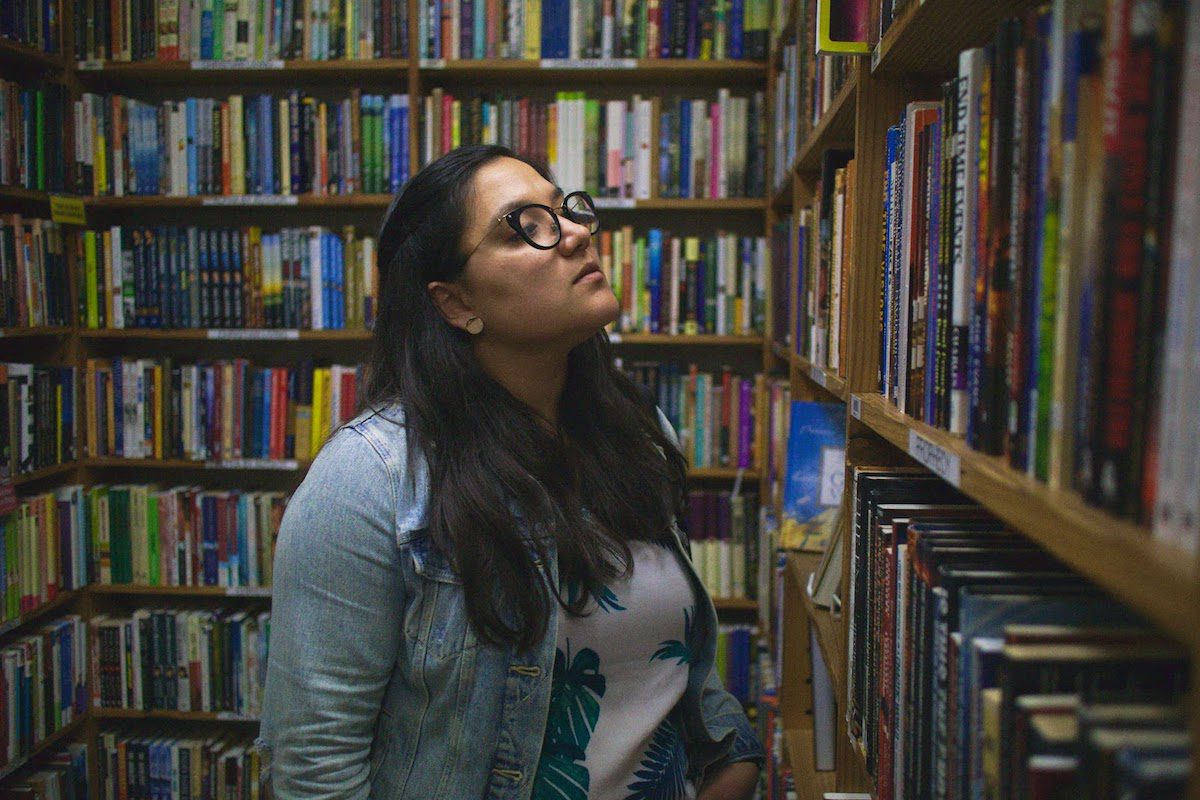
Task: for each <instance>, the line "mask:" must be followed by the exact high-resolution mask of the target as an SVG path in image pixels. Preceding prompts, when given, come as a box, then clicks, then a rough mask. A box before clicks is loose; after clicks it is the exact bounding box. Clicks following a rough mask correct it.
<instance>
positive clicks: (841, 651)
mask: <svg viewBox="0 0 1200 800" xmlns="http://www.w3.org/2000/svg"><path fill="white" fill-rule="evenodd" d="M788 568H789V569H796V570H797V571H798V572H799V573H801V574H798V575H797V578H798V579H799V580H800V586H801V587H802V588H801V591H800V594H801V598H802V600H803V601H804V613H805V614H806V615H807V616H808V620H809V623H810V624H811V625H812V626H813V627H814V628H815V629H816V631H817V644H818V646H820V648H821V655H822V656H823V657H824V658H825V666H826V667H827V668H828V669H829V677H830V678H831V679H832V681H833V691H834V695H833V696H834V697H835V698H843V697H845V696H846V675H845V670H844V669H843V666H844V663H845V660H846V639H845V630H844V626H843V624H842V620H841V619H839V618H836V617H834V616H833V614H832V613H830V611H829V609H827V608H817V607H816V605H814V604H813V600H812V598H811V597H809V596H808V592H807V591H805V589H804V588H803V587H807V586H808V573H807V571H806V568H802V567H799V566H798V565H797V562H795V561H794V560H792V559H788Z"/></svg>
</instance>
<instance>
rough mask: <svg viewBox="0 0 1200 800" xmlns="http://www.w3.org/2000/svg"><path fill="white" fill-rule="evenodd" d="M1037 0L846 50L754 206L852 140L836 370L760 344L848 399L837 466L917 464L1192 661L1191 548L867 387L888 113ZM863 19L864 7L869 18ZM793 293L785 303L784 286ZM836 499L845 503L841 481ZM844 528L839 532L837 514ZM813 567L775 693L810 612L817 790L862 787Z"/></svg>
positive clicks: (927, 20)
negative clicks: (825, 703) (823, 685)
mask: <svg viewBox="0 0 1200 800" xmlns="http://www.w3.org/2000/svg"><path fill="white" fill-rule="evenodd" d="M786 5H787V10H786V11H785V12H777V17H778V18H782V19H784V20H786V27H785V29H784V30H783V31H781V32H780V33H779V35H778V36H776V37H774V38H773V40H772V41H773V49H772V55H771V59H770V61H769V63H770V69H771V70H772V72H773V77H772V81H771V83H772V86H773V87H778V86H779V85H780V83H781V80H780V78H779V76H778V75H777V74H776V73H777V71H778V70H780V69H782V67H783V61H782V59H781V57H780V51H781V48H782V46H783V45H785V44H787V43H788V42H790V41H792V40H793V39H794V38H795V37H796V36H798V35H799V31H800V30H801V29H802V26H803V19H804V8H805V6H806V5H807V3H806V0H798V1H794V2H790V3H787V4H786ZM871 5H872V6H874V10H873V13H874V11H877V10H878V8H879V6H880V3H879V2H875V0H872V2H871ZM888 5H889V6H890V5H891V4H890V3H889V4H888ZM896 5H897V6H900V5H902V4H901V3H896ZM1038 5H1039V4H1038V3H1036V2H1024V1H1023V0H1004V1H1003V2H994V3H978V2H970V0H924V1H923V2H908V3H905V4H903V8H902V10H900V11H898V12H897V15H896V16H895V18H894V19H893V20H892V21H891V23H890V26H889V27H887V28H886V30H885V31H884V32H883V34H882V36H876V35H874V33H873V35H872V39H873V47H872V51H871V53H870V54H869V55H864V56H859V57H856V58H855V60H856V62H857V63H856V65H855V66H854V68H853V69H852V73H851V77H850V79H849V81H848V82H847V83H846V84H845V85H844V86H843V87H842V88H841V90H840V91H839V92H838V93H837V94H836V96H835V97H834V100H833V102H832V103H831V104H830V105H829V106H828V107H827V109H826V111H825V114H824V115H823V116H822V117H821V119H820V121H819V122H818V123H817V124H816V125H814V126H813V127H812V128H811V129H810V130H808V131H804V130H803V126H799V127H800V128H801V130H799V131H798V134H797V135H798V144H797V154H798V155H797V159H796V161H795V163H793V165H792V168H791V169H790V170H789V171H788V173H787V175H786V180H785V182H784V183H782V184H780V185H778V186H776V187H774V191H773V194H772V200H771V203H770V204H769V209H768V219H769V220H770V221H771V222H774V221H777V220H780V219H790V216H789V215H790V214H791V213H792V212H793V209H798V208H801V207H802V206H803V205H806V204H808V203H810V202H811V201H812V197H813V193H814V192H815V191H816V190H817V186H818V185H819V181H820V157H821V153H822V152H823V151H825V150H827V149H830V148H848V149H851V150H852V151H853V157H854V159H855V162H856V169H857V174H856V177H855V181H856V186H855V192H854V209H853V223H852V224H853V230H854V241H853V243H852V244H851V249H850V251H849V253H848V258H849V268H850V270H851V273H850V278H849V285H848V290H847V291H846V292H845V293H844V294H843V297H842V303H843V311H842V313H843V314H845V315H847V317H848V327H847V329H848V331H849V332H850V333H849V336H850V339H849V341H848V342H846V343H845V344H844V346H845V348H846V350H845V360H844V363H843V364H842V368H841V369H840V370H837V371H833V370H830V369H828V368H827V367H824V366H821V365H816V364H813V363H812V362H811V361H810V360H809V359H808V358H806V357H804V356H803V355H801V354H799V353H797V352H795V351H794V350H793V349H792V348H791V347H789V346H788V345H787V344H785V343H782V342H771V343H770V344H769V345H768V350H770V351H771V352H772V355H773V357H774V358H776V359H777V360H780V361H783V362H784V363H786V364H788V366H789V367H790V372H789V374H790V381H791V389H792V396H793V397H794V398H800V399H817V400H829V399H831V398H836V399H840V400H842V401H844V402H845V403H846V405H847V415H846V416H847V463H848V466H852V465H861V464H894V465H909V466H912V465H922V466H925V467H927V468H928V469H930V470H931V471H933V472H934V473H935V474H937V475H938V476H939V477H941V478H942V479H943V480H945V481H946V482H948V483H950V484H952V485H954V486H956V487H958V488H959V489H960V490H961V491H962V492H963V493H964V494H965V495H967V496H968V497H969V498H971V499H972V500H974V501H975V502H977V503H978V504H979V505H981V506H982V507H983V508H984V509H986V510H987V511H988V512H990V513H991V514H992V515H994V516H995V518H997V519H998V520H1000V521H1001V522H1003V523H1004V524H1005V525H1006V526H1007V527H1008V528H1009V529H1011V530H1013V531H1016V532H1018V533H1020V534H1021V535H1022V536H1023V537H1025V538H1026V539H1028V540H1029V541H1031V542H1034V543H1036V544H1037V545H1039V546H1040V547H1042V548H1044V549H1045V550H1046V551H1048V552H1049V553H1050V554H1052V555H1053V556H1054V557H1056V558H1057V559H1059V560H1060V561H1061V562H1063V563H1064V564H1066V565H1068V566H1069V567H1070V568H1071V569H1072V570H1073V571H1075V572H1077V573H1078V574H1079V575H1082V576H1084V577H1085V578H1087V579H1088V580H1090V581H1091V582H1093V583H1094V584H1095V585H1097V586H1098V587H1100V588H1101V589H1102V590H1103V591H1104V592H1105V593H1107V594H1108V595H1110V596H1111V597H1113V598H1115V599H1116V600H1118V601H1120V602H1121V603H1122V604H1124V605H1125V606H1126V607H1127V608H1129V609H1131V610H1133V611H1134V612H1136V613H1137V614H1139V615H1140V616H1142V617H1143V618H1144V619H1145V620H1147V621H1148V622H1149V623H1150V624H1151V625H1152V626H1153V627H1154V628H1155V629H1156V631H1158V632H1160V633H1161V634H1164V635H1166V636H1167V637H1169V638H1170V639H1172V640H1174V641H1175V642H1176V643H1178V644H1179V645H1181V646H1182V648H1183V649H1184V651H1185V652H1186V653H1187V655H1188V656H1189V657H1190V660H1191V664H1192V670H1193V671H1194V670H1195V665H1196V664H1197V663H1200V661H1198V660H1197V659H1200V561H1198V560H1197V558H1196V557H1195V556H1194V555H1193V554H1191V553H1190V552H1187V551H1185V550H1184V549H1183V548H1181V547H1177V546H1174V545H1173V544H1171V543H1170V542H1167V541H1163V540H1162V539H1160V538H1155V536H1154V533H1153V531H1152V530H1151V527H1150V526H1149V525H1147V524H1145V523H1143V522H1139V521H1136V520H1132V519H1129V518H1126V517H1123V516H1118V515H1116V514H1114V513H1110V512H1109V511H1106V510H1104V509H1102V508H1099V507H1097V506H1095V505H1092V504H1091V503H1089V502H1087V501H1086V500H1085V499H1084V498H1083V497H1081V495H1080V493H1078V492H1077V491H1074V490H1073V489H1070V488H1058V487H1054V488H1052V487H1051V485H1050V484H1049V483H1048V482H1047V481H1045V480H1039V479H1037V478H1035V477H1031V475H1029V474H1027V471H1026V470H1024V469H1018V468H1015V467H1014V466H1012V464H1011V463H1010V460H1009V458H1008V457H1007V456H998V455H989V454H987V453H985V452H983V451H980V450H977V449H973V448H972V447H971V446H970V445H969V444H968V443H967V441H966V440H965V439H964V438H963V436H960V435H955V434H952V433H950V432H949V431H947V430H945V429H943V428H940V427H935V426H934V425H931V424H927V423H926V422H923V421H921V420H919V419H917V418H914V416H911V415H909V414H905V413H903V412H902V411H900V410H899V409H898V408H897V407H896V405H895V404H894V403H893V402H892V401H891V400H889V399H887V398H885V397H884V396H882V395H881V394H880V393H879V381H880V377H879V376H880V369H881V353H880V339H881V336H880V333H881V331H880V325H881V313H880V298H881V294H882V291H883V288H884V279H885V275H884V273H883V268H882V266H881V265H882V263H883V259H884V255H885V253H884V250H883V248H884V245H883V240H884V230H883V223H882V222H881V219H882V215H883V211H884V208H883V185H882V176H883V175H884V173H885V166H886V161H885V158H886V147H885V145H886V139H887V133H888V128H889V126H892V125H895V124H896V122H897V121H898V120H899V119H900V118H901V116H902V115H903V113H904V110H905V106H906V104H908V103H909V102H911V101H917V100H935V101H936V100H940V99H941V88H940V85H941V83H942V82H943V81H946V80H948V79H950V78H953V77H955V76H957V75H958V70H959V53H960V52H962V51H963V50H966V49H968V48H972V47H982V46H984V45H985V44H987V43H988V42H990V41H991V40H992V38H993V37H994V36H995V34H996V31H997V29H998V27H999V26H1000V24H1001V22H1002V21H1003V20H1005V19H1006V18H1009V17H1013V16H1018V15H1022V14H1025V13H1026V12H1028V11H1030V10H1031V9H1035V8H1037V7H1038ZM1101 5H1103V4H1101ZM1183 5H1184V6H1185V7H1186V6H1187V4H1183ZM872 20H873V21H876V20H875V18H874V17H873V18H872ZM876 39H877V41H875V40H876ZM1184 146H1186V145H1184ZM792 235H795V231H794V228H793V229H792ZM797 269H798V263H797V261H796V259H795V258H794V257H793V259H792V260H791V263H790V265H789V273H788V280H789V285H791V286H793V287H794V282H795V280H796V279H797ZM792 292H793V302H792V304H791V308H792V309H793V313H794V308H795V289H794V288H793V289H792ZM792 330H793V331H794V325H793V326H792ZM847 487H849V483H847ZM844 503H845V504H846V506H847V509H845V510H848V507H849V503H850V500H849V488H847V493H846V499H845V500H844ZM848 526H849V523H847V524H846V528H848ZM843 533H844V534H845V535H847V536H848V531H847V530H846V529H844V530H843ZM852 569H853V563H852V553H851V548H850V547H849V546H847V547H846V548H845V552H844V557H843V563H842V565H841V575H842V580H841V587H842V589H841V592H842V597H843V599H844V597H845V593H846V592H847V591H848V588H847V587H848V586H849V585H850V584H849V576H850V572H851V570H852ZM812 571H813V566H812V565H811V564H809V563H808V561H807V557H806V556H802V557H795V556H794V557H793V558H792V559H790V560H789V562H788V566H787V568H786V577H785V580H784V582H783V586H784V588H783V591H784V593H785V596H784V598H783V603H782V606H783V618H782V619H779V620H777V621H776V624H777V625H778V626H779V628H781V630H782V632H783V639H784V651H785V653H786V654H787V656H785V658H786V657H789V656H790V657H793V658H794V659H795V662H794V663H793V664H791V665H790V666H789V665H788V664H787V663H786V661H785V664H784V675H783V687H782V689H781V692H782V693H783V695H784V696H785V697H786V696H788V694H789V692H790V693H791V694H792V696H795V695H796V694H797V693H799V694H803V692H804V691H806V687H807V685H808V683H809V682H810V680H811V678H810V676H809V674H808V672H807V670H808V666H807V656H808V645H807V643H806V642H803V641H801V637H800V631H802V630H804V629H805V628H806V626H810V627H811V628H812V629H813V630H814V631H815V632H816V638H817V641H818V644H819V648H820V650H821V653H822V655H823V656H824V658H825V660H826V663H827V664H828V666H829V669H830V672H831V677H832V680H833V683H834V690H835V697H836V698H837V703H838V709H837V718H838V732H837V741H836V744H837V759H836V763H837V769H836V770H835V771H834V772H833V773H828V774H826V773H820V774H818V776H817V777H816V780H818V781H824V780H827V779H832V784H831V785H829V786H828V787H827V788H824V789H823V790H825V791H832V790H837V791H843V792H867V793H873V792H874V786H875V784H874V779H873V778H871V777H870V776H869V775H868V774H867V761H866V754H865V753H864V752H863V751H862V750H861V749H859V748H858V747H857V746H855V745H854V744H853V743H852V742H851V741H850V740H849V738H848V736H847V732H846V722H845V720H844V719H843V717H844V716H845V714H846V709H845V708H844V707H843V703H844V701H845V698H846V697H847V683H848V681H849V680H850V679H849V678H848V674H847V668H848V667H849V666H850V665H849V664H848V663H847V658H848V655H847V635H848V630H849V627H850V621H849V620H848V619H847V617H846V616H845V615H843V614H840V613H835V612H831V611H830V610H828V609H823V608H817V607H816V606H814V604H813V603H812V600H811V598H809V597H808V595H807V592H805V591H804V588H803V587H804V585H805V581H806V580H807V577H808V575H809V574H810V573H811V572H812ZM1193 686H1194V683H1193ZM1183 702H1184V711H1185V715H1186V717H1187V719H1188V726H1189V728H1190V731H1191V735H1192V744H1191V748H1192V764H1193V768H1192V774H1191V777H1190V779H1189V781H1188V789H1187V797H1189V798H1192V800H1196V799H1197V798H1200V780H1197V779H1196V770H1195V765H1196V764H1200V736H1198V734H1200V694H1197V692H1196V691H1195V689H1194V688H1193V689H1192V690H1191V691H1190V693H1189V694H1188V695H1186V697H1185V699H1184V701H1183ZM781 706H782V708H783V722H782V727H783V728H784V730H785V733H784V750H785V753H786V757H787V759H788V761H789V763H790V765H791V767H792V769H793V774H794V776H795V778H796V784H797V789H798V791H799V792H801V795H800V796H804V794H803V792H804V791H807V789H805V788H802V784H804V783H805V782H806V781H808V780H812V779H813V776H812V769H811V764H812V757H813V756H812V753H813V743H812V736H811V733H810V732H809V731H808V730H807V727H806V726H807V725H808V724H810V723H807V722H806V720H805V717H804V715H803V708H799V709H798V708H797V707H796V705H795V704H794V703H793V704H790V705H789V704H788V703H782V704H781ZM798 767H799V768H798ZM814 785H818V784H814ZM820 785H821V786H824V784H820ZM815 796H816V797H820V796H821V795H820V794H816V795H815ZM873 796H875V795H873Z"/></svg>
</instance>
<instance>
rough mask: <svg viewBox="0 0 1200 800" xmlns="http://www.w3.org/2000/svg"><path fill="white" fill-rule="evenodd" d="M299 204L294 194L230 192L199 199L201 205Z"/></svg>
mask: <svg viewBox="0 0 1200 800" xmlns="http://www.w3.org/2000/svg"><path fill="white" fill-rule="evenodd" d="M299 204H300V197H299V196H298V195H294V194H230V195H221V196H219V197H205V198H203V199H202V200H201V201H200V205H202V206H294V205H299Z"/></svg>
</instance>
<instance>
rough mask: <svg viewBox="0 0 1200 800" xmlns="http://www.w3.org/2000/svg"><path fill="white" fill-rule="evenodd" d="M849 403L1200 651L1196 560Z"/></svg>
mask: <svg viewBox="0 0 1200 800" xmlns="http://www.w3.org/2000/svg"><path fill="white" fill-rule="evenodd" d="M854 398H856V399H855V400H852V402H851V413H852V414H853V415H854V416H856V417H858V419H860V420H861V421H862V423H863V424H865V425H866V426H867V427H869V428H870V429H872V430H873V431H875V432H876V433H877V434H879V435H880V436H882V437H883V438H884V439H886V440H888V441H889V442H891V443H892V444H893V445H895V446H896V447H898V448H900V449H901V450H904V451H905V452H909V449H910V438H911V437H913V436H914V435H916V436H919V437H922V438H923V439H924V440H925V441H926V442H928V443H931V444H932V445H933V446H934V447H935V448H941V450H942V451H943V452H944V453H945V454H946V455H947V456H949V458H950V459H957V460H958V463H959V472H960V476H961V477H960V480H959V488H961V489H962V491H963V492H964V493H966V494H967V495H969V496H971V497H972V498H974V499H975V500H976V501H978V502H979V503H980V504H981V505H983V506H984V507H986V508H987V509H988V510H990V511H991V512H992V513H993V514H995V515H996V516H997V517H998V518H999V519H1001V520H1003V521H1004V522H1005V523H1007V524H1008V525H1011V526H1012V527H1013V528H1014V529H1015V530H1018V531H1020V532H1022V533H1023V534H1025V535H1026V536H1028V537H1029V538H1030V539H1032V540H1033V541H1035V542H1037V543H1038V544H1040V545H1041V546H1042V547H1044V548H1046V549H1047V550H1049V551H1050V552H1051V553H1053V554H1054V555H1055V556H1057V557H1058V558H1060V559H1062V561H1063V562H1065V563H1067V564H1069V565H1070V566H1071V567H1072V568H1073V569H1075V570H1078V571H1079V572H1080V573H1081V574H1083V575H1085V576H1086V577H1088V578H1089V579H1091V580H1093V581H1095V582H1096V583H1097V584H1099V585H1100V586H1101V587H1103V588H1104V589H1106V590H1107V591H1109V592H1111V593H1112V594H1113V595H1114V596H1116V597H1117V598H1118V599H1120V600H1122V601H1124V602H1125V603H1128V604H1129V605H1130V606H1131V607H1132V608H1133V609H1134V610H1136V611H1138V612H1139V613H1141V614H1143V615H1144V616H1145V617H1147V618H1148V619H1149V620H1150V621H1151V622H1153V623H1155V624H1156V625H1158V626H1159V627H1161V628H1162V629H1163V630H1165V631H1166V632H1167V633H1169V634H1171V635H1172V636H1174V637H1175V638H1177V639H1178V640H1179V641H1180V642H1181V643H1184V644H1188V645H1200V627H1197V625H1196V620H1197V619H1198V618H1200V580H1197V578H1198V577H1200V569H1198V566H1200V565H1198V563H1197V561H1196V559H1195V558H1194V557H1192V556H1190V555H1187V554H1185V553H1183V552H1182V551H1180V550H1178V549H1176V548H1174V547H1171V546H1169V545H1167V544H1165V543H1163V542H1159V541H1156V540H1154V539H1153V538H1151V536H1150V532H1149V531H1148V530H1146V529H1145V528H1144V527H1142V526H1140V525H1137V524H1135V523H1133V522H1130V521H1129V520H1125V519H1120V518H1118V517H1115V516H1113V515H1112V514H1109V513H1107V512H1105V511H1102V510H1100V509H1098V508H1094V507H1092V506H1089V505H1087V504H1086V503H1084V502H1083V500H1082V499H1081V498H1080V497H1079V495H1078V494H1076V493H1075V492H1070V491H1059V490H1053V489H1050V488H1049V487H1048V486H1047V485H1046V484H1044V483H1041V482H1039V481H1036V480H1034V479H1032V478H1030V477H1028V476H1026V475H1024V474H1022V473H1019V472H1017V471H1016V470H1014V469H1012V468H1011V467H1010V466H1008V464H1007V463H1006V462H1005V461H1004V460H1003V459H1001V458H999V457H996V456H989V455H985V454H983V453H980V452H977V451H975V450H972V449H971V448H970V447H968V446H967V444H966V442H965V441H963V440H962V439H961V438H959V437H957V436H953V435H951V434H949V433H947V432H946V431H943V430H938V429H936V428H933V427H931V426H929V425H926V424H924V423H922V422H917V421H916V420H913V419H911V418H909V417H907V416H905V415H904V414H901V413H900V412H899V411H898V410H896V409H895V408H894V407H893V406H892V405H891V403H889V402H888V401H887V400H885V399H884V398H883V397H881V396H880V395H877V394H862V395H854Z"/></svg>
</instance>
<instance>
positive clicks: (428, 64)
mask: <svg viewBox="0 0 1200 800" xmlns="http://www.w3.org/2000/svg"><path fill="white" fill-rule="evenodd" d="M445 68H446V59H444V58H422V59H421V69H445Z"/></svg>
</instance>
